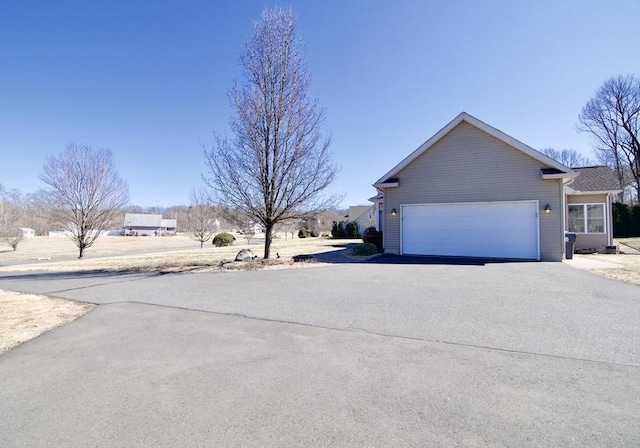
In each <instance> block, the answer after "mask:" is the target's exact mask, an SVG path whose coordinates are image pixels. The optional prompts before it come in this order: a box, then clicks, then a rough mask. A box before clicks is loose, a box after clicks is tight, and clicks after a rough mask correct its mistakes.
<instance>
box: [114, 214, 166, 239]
mask: <svg viewBox="0 0 640 448" xmlns="http://www.w3.org/2000/svg"><path fill="white" fill-rule="evenodd" d="M177 225H178V221H177V220H176V219H163V218H162V215H152V214H144V213H127V214H125V215H124V225H123V231H124V234H125V235H149V236H152V235H153V236H160V235H175V234H176V227H177Z"/></svg>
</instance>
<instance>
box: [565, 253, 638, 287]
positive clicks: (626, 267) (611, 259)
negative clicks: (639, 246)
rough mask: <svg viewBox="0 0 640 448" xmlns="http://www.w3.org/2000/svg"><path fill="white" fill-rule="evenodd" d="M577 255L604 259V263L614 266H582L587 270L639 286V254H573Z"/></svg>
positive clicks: (598, 259)
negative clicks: (602, 267)
mask: <svg viewBox="0 0 640 448" xmlns="http://www.w3.org/2000/svg"><path fill="white" fill-rule="evenodd" d="M576 256H579V257H583V258H584V259H587V260H596V261H604V262H606V263H613V264H615V265H617V266H616V267H610V268H604V269H599V268H589V267H586V268H583V269H586V270H588V271H591V272H594V273H596V274H598V275H601V276H603V277H606V278H610V279H612V280H618V281H621V282H624V283H628V284H630V285H636V286H640V255H625V254H616V255H613V254H607V255H605V254H591V255H574V257H576Z"/></svg>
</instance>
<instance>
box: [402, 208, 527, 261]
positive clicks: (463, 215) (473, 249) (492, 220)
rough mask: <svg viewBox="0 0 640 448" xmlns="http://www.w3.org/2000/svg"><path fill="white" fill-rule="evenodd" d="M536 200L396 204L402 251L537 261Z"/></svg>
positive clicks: (416, 253)
mask: <svg viewBox="0 0 640 448" xmlns="http://www.w3.org/2000/svg"><path fill="white" fill-rule="evenodd" d="M537 212H538V203H537V201H526V202H488V203H475V204H468V203H467V204H425V205H405V206H403V207H402V213H401V219H402V253H404V254H415V255H449V256H472V257H496V258H522V259H538V247H539V244H538V217H537Z"/></svg>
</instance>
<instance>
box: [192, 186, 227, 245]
mask: <svg viewBox="0 0 640 448" xmlns="http://www.w3.org/2000/svg"><path fill="white" fill-rule="evenodd" d="M189 201H190V202H191V205H190V206H189V211H188V212H187V228H188V230H189V231H190V232H191V233H192V234H193V237H194V238H195V239H196V241H199V242H200V249H202V248H203V247H204V243H206V242H207V241H209V240H210V239H211V237H212V236H213V235H214V233H215V232H216V231H217V230H218V229H219V228H220V222H219V221H218V220H217V219H216V209H215V208H214V206H213V201H212V200H211V196H210V195H209V192H208V191H207V190H206V189H205V188H202V187H201V188H194V189H192V190H191V192H190V193H189Z"/></svg>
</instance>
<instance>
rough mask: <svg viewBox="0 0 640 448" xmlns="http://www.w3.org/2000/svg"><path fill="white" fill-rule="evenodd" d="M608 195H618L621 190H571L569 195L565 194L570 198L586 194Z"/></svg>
mask: <svg viewBox="0 0 640 448" xmlns="http://www.w3.org/2000/svg"><path fill="white" fill-rule="evenodd" d="M572 190H573V189H572ZM608 193H611V194H618V193H622V190H594V191H588V190H573V191H572V192H570V193H569V192H567V194H568V195H570V196H579V195H586V194H608Z"/></svg>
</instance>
